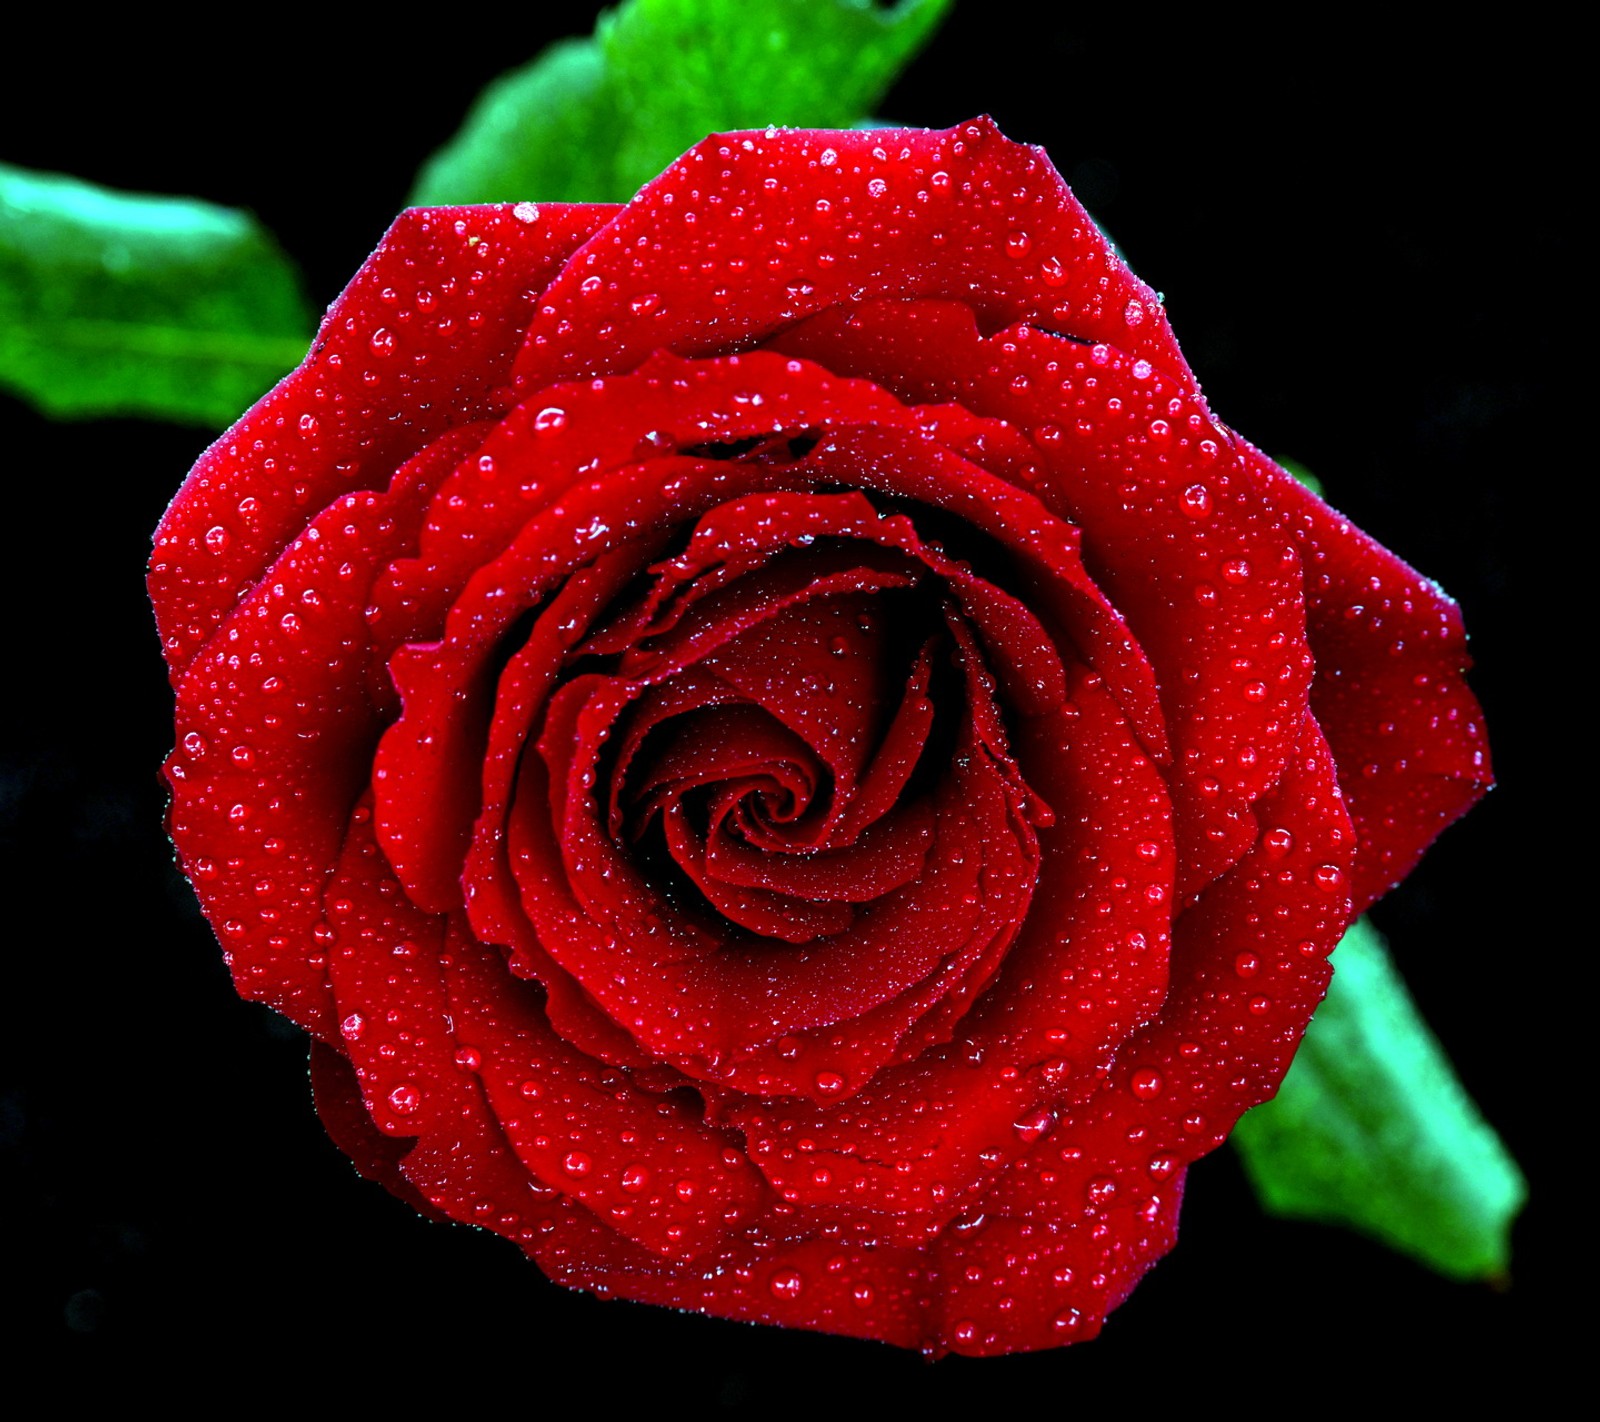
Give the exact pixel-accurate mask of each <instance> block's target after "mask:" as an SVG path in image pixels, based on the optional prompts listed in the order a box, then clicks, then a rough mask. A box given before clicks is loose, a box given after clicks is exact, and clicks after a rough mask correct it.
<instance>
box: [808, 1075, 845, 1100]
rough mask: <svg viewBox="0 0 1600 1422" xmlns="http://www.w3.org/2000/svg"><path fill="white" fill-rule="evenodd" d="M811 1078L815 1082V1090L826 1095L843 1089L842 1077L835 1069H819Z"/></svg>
mask: <svg viewBox="0 0 1600 1422" xmlns="http://www.w3.org/2000/svg"><path fill="white" fill-rule="evenodd" d="M812 1080H813V1081H815V1082H816V1084H817V1090H818V1091H821V1092H823V1093H824V1094H825V1095H828V1096H832V1095H834V1094H835V1093H836V1092H840V1091H843V1090H844V1078H843V1077H842V1076H840V1075H839V1073H838V1072H836V1071H819V1072H818V1073H817V1074H816V1076H814V1077H813V1078H812Z"/></svg>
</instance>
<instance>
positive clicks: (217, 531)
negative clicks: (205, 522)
mask: <svg viewBox="0 0 1600 1422" xmlns="http://www.w3.org/2000/svg"><path fill="white" fill-rule="evenodd" d="M227 546H228V530H227V529H225V528H224V527H223V526H222V525H221V524H220V523H219V524H218V525H217V526H216V527H215V528H208V529H207V530H206V547H207V548H209V549H210V550H211V551H212V552H213V553H221V552H222V551H223V550H224V549H226V548H227Z"/></svg>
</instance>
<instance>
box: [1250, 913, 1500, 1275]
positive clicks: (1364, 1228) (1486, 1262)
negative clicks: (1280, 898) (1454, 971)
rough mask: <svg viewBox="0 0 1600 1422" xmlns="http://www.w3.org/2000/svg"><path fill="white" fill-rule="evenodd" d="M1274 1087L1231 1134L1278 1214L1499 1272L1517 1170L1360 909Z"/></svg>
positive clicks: (1445, 1263) (1449, 1268) (1449, 1265)
mask: <svg viewBox="0 0 1600 1422" xmlns="http://www.w3.org/2000/svg"><path fill="white" fill-rule="evenodd" d="M1332 961H1333V968H1334V973H1333V983H1332V986H1331V987H1330V989H1329V991H1328V997H1327V1001H1326V1002H1324V1003H1323V1004H1322V1006H1321V1007H1320V1008H1318V1010H1317V1015H1316V1019H1315V1021H1314V1022H1313V1023H1312V1025H1311V1030H1310V1031H1309V1032H1307V1034H1306V1038H1305V1041H1304V1042H1303V1043H1302V1044H1301V1047H1300V1050H1299V1052H1298V1053H1297V1054H1296V1056H1295V1059H1294V1064H1293V1066H1291V1067H1290V1069H1289V1074H1288V1076H1287V1077H1285V1078H1284V1082H1283V1085H1282V1087H1281V1088H1280V1089H1279V1091H1278V1095H1277V1097H1276V1099H1275V1100H1272V1101H1268V1102H1265V1103H1264V1104H1262V1105H1260V1106H1258V1107H1256V1108H1255V1110H1253V1111H1250V1112H1248V1113H1247V1114H1246V1115H1245V1116H1244V1118H1243V1119H1242V1120H1241V1121H1240V1122H1239V1124H1238V1126H1237V1127H1235V1129H1234V1133H1233V1141H1234V1144H1235V1145H1236V1146H1237V1147H1238V1149H1239V1154H1240V1156H1241V1157H1242V1158H1243V1161H1244V1165H1245V1170H1246V1172H1247V1173H1248V1174H1249V1176H1250V1179H1251V1181H1252V1183H1253V1184H1254V1186H1255V1189H1256V1193H1257V1195H1258V1196H1259V1197H1260V1199H1261V1202H1262V1204H1263V1206H1264V1207H1265V1208H1266V1209H1267V1210H1269V1211H1270V1212H1271V1213H1273V1214H1279V1215H1289V1216H1296V1217H1300V1218H1305V1219H1313V1220H1321V1221H1324V1222H1327V1223H1335V1224H1344V1225H1349V1226H1351V1227H1353V1228H1355V1229H1357V1230H1360V1231H1361V1232H1363V1233H1365V1234H1368V1235H1371V1236H1373V1237H1374V1238H1376V1239H1378V1240H1380V1241H1381V1242H1382V1243H1384V1244H1386V1245H1388V1246H1389V1247H1390V1248H1392V1249H1396V1250H1398V1251H1400V1252H1401V1253H1403V1254H1408V1255H1411V1256H1412V1257H1414V1258H1416V1259H1418V1260H1420V1261H1421V1262H1422V1263H1424V1264H1426V1265H1428V1266H1429V1267H1430V1268H1433V1269H1435V1270H1437V1271H1438V1272H1439V1273H1441V1274H1446V1275H1449V1276H1450V1277H1452V1278H1459V1279H1479V1278H1503V1277H1504V1276H1505V1275H1506V1273H1507V1270H1508V1266H1509V1263H1510V1248H1511V1244H1510V1232H1511V1223H1512V1221H1513V1220H1514V1219H1515V1218H1516V1215H1517V1212H1518V1211H1519V1210H1520V1209H1521V1208H1522V1204H1523V1202H1524V1200H1525V1199H1526V1197H1527V1187H1526V1185H1525V1183H1524V1181H1523V1178H1522V1173H1521V1172H1520V1171H1519V1170H1518V1169H1517V1166H1516V1163H1515V1162H1514V1161H1513V1160H1512V1159H1511V1157H1510V1155H1509V1154H1508V1153H1507V1151H1506V1149H1505V1147H1504V1146H1503V1145H1502V1144H1501V1142H1500V1140H1499V1138H1498V1137H1497V1136H1496V1135H1495V1133H1494V1131H1493V1130H1492V1129H1491V1128H1490V1127H1489V1126H1488V1124H1487V1123H1486V1122H1485V1121H1484V1119H1483V1117H1482V1116H1481V1115H1480V1114H1479V1112H1478V1109H1477V1107H1476V1106H1475V1105H1474V1104H1473V1103H1472V1100H1471V1099H1470V1098H1469V1097H1468V1096H1467V1094H1466V1092H1465V1091H1464V1090H1463V1089H1462V1087H1461V1084H1460V1082H1459V1081H1457V1080H1456V1077H1455V1074H1454V1072H1452V1070H1451V1068H1450V1062H1449V1059H1448V1058H1447V1057H1446V1056H1445V1054H1444V1051H1443V1049H1442V1048H1441V1047H1440V1046H1439V1043H1438V1041H1437V1040H1436V1039H1435V1038H1434V1036H1433V1035H1432V1033H1430V1032H1429V1030H1428V1028H1427V1025H1426V1024H1425V1023H1424V1022H1423V1020H1422V1018H1421V1017H1420V1016H1419V1015H1418V1013H1417V1009H1416V1007H1415V1005H1414V1004H1413V1003H1412V1001H1411V998H1410V995H1409V994H1408V993H1407V992H1406V989H1405V984H1404V983H1403V982H1402V981H1401V979H1400V976H1399V974H1398V973H1397V972H1396V971H1395V968H1394V965H1393V963H1392V962H1391V961H1390V959H1389V954H1388V951H1387V949H1386V948H1385V947H1384V941H1383V938H1382V937H1381V936H1380V935H1379V934H1378V932H1377V931H1376V930H1375V929H1374V928H1373V927H1372V926H1371V925H1370V924H1369V923H1368V922H1367V921H1366V920H1365V919H1361V920H1358V921H1357V922H1356V923H1355V924H1354V925H1353V926H1352V927H1351V929H1350V931H1349V932H1348V933H1347V934H1345V936H1344V940H1343V941H1342V942H1341V943H1340V944H1339V947H1338V949H1337V950H1336V951H1335V953H1334V955H1333V960H1332Z"/></svg>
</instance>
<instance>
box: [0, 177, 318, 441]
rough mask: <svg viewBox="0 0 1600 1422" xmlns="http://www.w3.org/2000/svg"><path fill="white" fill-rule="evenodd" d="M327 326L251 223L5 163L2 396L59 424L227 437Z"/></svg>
mask: <svg viewBox="0 0 1600 1422" xmlns="http://www.w3.org/2000/svg"><path fill="white" fill-rule="evenodd" d="M313 329H314V322H313V320H312V315H311V312H310V310H309V309H308V308H307V306H306V302H305V299H304V297H303V296H302V295H301V293H300V287H299V281H298V278H297V276H296V274H295V270H294V268H293V266H292V265H291V264H290V262H289V260H288V259H287V258H286V257H285V256H284V255H283V253H282V252H281V251H280V250H279V249H278V247H277V244H276V243H275V242H274V241H273V240H272V238H271V237H270V236H269V235H268V234H267V233H266V232H265V231H264V230H263V229H262V228H261V226H260V225H259V224H258V223H257V222H256V220H255V219H254V218H253V217H251V216H250V215H249V214H248V213H244V212H239V211H236V210H235V209H232V208H225V207H215V206H212V205H211V204H209V203H203V202H198V201H194V200H192V199H188V198H170V197H150V196H145V195H143V194H135V193H120V192H112V191H110V190H109V189H106V188H99V187H93V186H91V185H90V184H88V183H83V182H79V181H78V180H77V179H75V178H69V177H66V176H64V175H61V174H58V173H30V172H24V171H23V170H21V169H19V168H12V167H8V166H5V165H0V388H3V389H6V390H9V391H11V392H12V393H14V394H17V395H20V396H21V397H23V398H24V399H26V400H29V401H31V402H32V403H33V404H34V405H36V406H37V407H38V408H39V409H40V410H41V411H43V412H44V413H45V414H47V415H51V416H55V417H57V418H61V417H80V418H81V417H86V416H95V415H148V416H154V417H157V418H161V419H170V420H178V421H182V422H184V423H189V424H199V425H208V426H211V427H214V428H219V427H221V426H223V425H226V424H228V423H229V422H231V421H232V420H233V419H234V418H236V417H237V416H238V414H239V412H240V411H241V410H242V409H244V408H245V407H246V406H247V405H249V404H250V403H251V402H252V401H254V400H255V399H256V398H257V397H258V396H259V395H260V394H261V393H262V392H263V391H265V390H267V389H268V388H269V387H270V386H271V385H272V384H273V382H274V381H276V380H278V379H279V378H280V377H281V376H282V375H283V374H284V373H285V372H286V371H288V370H290V369H291V368H293V367H294V366H295V365H296V364H298V363H299V361H301V360H302V359H303V358H304V357H305V353H306V350H307V349H308V348H309V346H310V344H311V335H312V331H313Z"/></svg>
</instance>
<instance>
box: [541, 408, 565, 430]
mask: <svg viewBox="0 0 1600 1422" xmlns="http://www.w3.org/2000/svg"><path fill="white" fill-rule="evenodd" d="M566 422H567V412H566V411H565V410H563V409H560V408H558V407H557V406H555V405H546V406H545V407H544V409H542V410H540V411H539V413H538V414H537V415H535V416H534V417H533V427H534V429H536V430H538V431H539V433H540V434H549V433H551V432H553V431H555V430H559V429H560V428H561V427H562V426H563V425H565V424H566Z"/></svg>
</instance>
